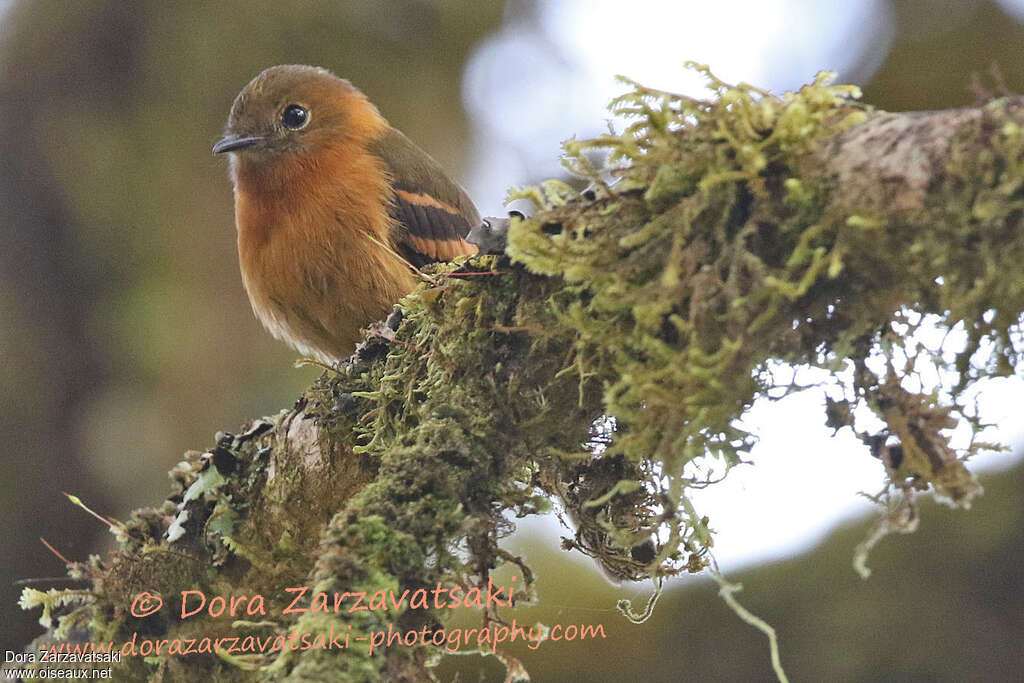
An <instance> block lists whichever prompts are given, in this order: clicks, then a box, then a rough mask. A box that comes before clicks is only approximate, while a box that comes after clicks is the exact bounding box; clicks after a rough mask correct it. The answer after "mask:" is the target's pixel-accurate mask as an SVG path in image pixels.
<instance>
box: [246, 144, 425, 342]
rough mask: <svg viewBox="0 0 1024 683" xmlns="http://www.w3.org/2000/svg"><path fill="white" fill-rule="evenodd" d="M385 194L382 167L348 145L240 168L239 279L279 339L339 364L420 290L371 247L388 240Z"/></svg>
mask: <svg viewBox="0 0 1024 683" xmlns="http://www.w3.org/2000/svg"><path fill="white" fill-rule="evenodd" d="M389 189H390V188H389V187H388V180H387V177H386V176H385V174H384V172H383V169H382V168H381V167H380V163H379V162H378V161H377V160H376V158H375V157H373V156H372V155H371V154H369V153H368V152H366V151H365V150H363V149H362V148H361V146H359V145H357V144H354V143H351V142H348V141H344V140H343V141H339V143H338V144H335V145H332V146H331V147H330V148H329V149H326V150H324V151H323V152H322V153H320V154H318V155H317V157H316V158H315V159H308V158H306V159H302V158H299V157H295V158H292V159H279V160H277V161H275V163H274V164H273V165H272V166H271V167H268V168H259V167H252V166H251V167H248V168H245V167H243V168H239V169H238V172H237V175H236V185H235V214H236V222H237V227H238V254H239V262H240V265H241V270H242V279H243V281H244V283H245V288H246V291H247V292H248V294H249V300H250V301H251V303H252V307H253V310H254V311H255V313H256V316H257V317H258V318H259V319H260V321H262V322H263V324H264V325H265V326H266V327H267V329H268V330H269V331H270V332H271V333H272V334H273V335H274V336H275V337H277V338H279V339H281V340H283V341H285V342H287V343H288V344H290V345H291V346H292V347H294V348H295V349H297V350H298V351H299V352H300V353H303V354H307V355H311V356H314V357H316V358H318V359H320V360H322V361H325V362H332V361H337V360H339V359H341V358H345V357H347V356H348V355H350V354H351V353H352V351H353V350H354V347H355V344H356V342H357V341H358V339H359V335H360V329H361V328H365V327H367V326H368V325H369V324H371V323H373V322H374V321H376V320H380V319H382V318H384V317H386V316H387V314H388V312H389V310H390V308H391V306H392V305H393V304H394V303H395V302H397V301H398V300H399V299H400V298H401V297H402V296H404V295H405V294H407V293H408V292H409V291H410V290H411V289H412V288H413V287H414V286H415V283H416V281H415V279H414V277H413V275H412V274H411V273H410V272H409V270H408V268H407V267H406V266H405V265H404V264H403V263H401V261H399V260H398V259H397V258H396V257H395V256H394V255H393V254H391V253H390V252H389V251H388V250H387V249H384V248H383V247H381V246H379V245H378V244H376V243H375V242H374V240H377V241H379V242H381V243H384V244H390V241H391V238H390V234H391V218H390V217H389V215H388V207H387V203H386V197H388V196H389V195H388V192H389ZM371 238H372V239H371Z"/></svg>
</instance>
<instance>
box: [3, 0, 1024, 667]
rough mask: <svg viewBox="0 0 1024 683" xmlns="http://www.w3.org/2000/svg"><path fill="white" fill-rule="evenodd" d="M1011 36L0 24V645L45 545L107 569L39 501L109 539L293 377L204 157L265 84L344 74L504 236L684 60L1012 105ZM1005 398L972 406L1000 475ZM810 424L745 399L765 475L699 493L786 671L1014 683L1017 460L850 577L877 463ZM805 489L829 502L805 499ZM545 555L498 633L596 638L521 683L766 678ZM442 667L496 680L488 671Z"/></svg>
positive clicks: (113, 18) (626, 12) (715, 14)
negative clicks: (778, 646) (532, 196)
mask: <svg viewBox="0 0 1024 683" xmlns="http://www.w3.org/2000/svg"><path fill="white" fill-rule="evenodd" d="M1022 22H1024V0H999V2H995V1H982V0H976V1H972V0H902V1H901V0H833V1H832V2H819V1H816V0H750V1H741V0H717V1H715V2H711V1H700V2H698V1H696V0H632V1H631V2H628V3H625V2H615V1H613V0H550V1H548V2H542V1H537V2H531V1H530V0H507V1H505V2H502V1H487V0H444V1H441V0H436V1H428V0H346V1H345V2H341V1H339V2H326V1H324V2H299V3H281V2H266V1H264V0H259V1H256V0H246V1H245V2H242V1H240V0H239V1H237V2H226V1H222V2H217V3H185V2H181V3H167V2H162V1H156V0H153V1H136V2H131V3H127V2H123V0H87V1H83V2H73V3H72V2H65V1H64V0H20V1H17V0H16V1H11V0H0V449H2V457H3V458H4V463H3V469H2V475H0V530H2V534H3V535H2V539H3V541H4V546H3V549H2V550H0V647H2V648H4V649H19V648H20V647H21V646H23V645H24V643H26V642H27V641H28V640H29V639H30V638H31V637H33V636H34V635H36V634H37V632H38V630H39V627H38V624H36V623H35V620H36V619H37V618H38V612H33V613H31V614H27V613H23V612H21V611H20V610H19V609H18V608H17V606H16V599H17V595H18V594H19V592H20V589H19V588H17V587H15V586H14V585H13V582H14V581H15V580H17V579H23V578H30V577H48V576H59V575H61V574H62V570H63V568H62V566H61V563H60V562H59V561H58V560H57V559H56V558H55V557H54V556H53V555H51V554H50V553H49V552H48V551H47V550H46V549H45V548H44V547H43V546H42V544H41V543H40V542H39V540H38V539H39V537H40V536H42V537H45V538H46V539H48V540H49V541H50V542H51V543H53V545H54V546H56V547H57V548H58V549H59V550H60V551H61V552H63V553H64V554H65V555H66V556H68V557H70V558H73V559H80V558H84V557H85V556H86V555H87V554H89V553H93V552H104V551H105V550H106V549H108V548H109V538H107V536H106V534H105V532H104V530H103V529H102V528H101V527H100V525H99V524H98V523H96V522H95V520H93V519H91V518H89V517H87V516H86V515H84V514H83V513H82V512H81V511H79V510H78V509H76V508H74V507H72V506H71V505H70V504H68V503H67V502H66V500H65V499H64V497H63V496H62V495H61V491H69V492H71V493H75V494H77V495H79V496H81V497H82V498H83V499H84V500H85V501H86V502H87V503H89V504H90V506H92V507H93V508H94V509H97V510H99V511H101V512H103V513H105V514H110V515H114V516H123V515H125V514H127V512H128V511H129V510H130V509H132V508H133V507H137V506H141V505H147V504H152V503H154V502H156V501H157V500H159V499H160V498H161V497H162V496H163V495H164V494H165V492H166V489H167V480H166V475H165V472H166V471H167V470H168V469H169V468H170V467H171V466H172V465H173V464H174V463H175V462H177V461H178V460H179V459H180V457H181V454H182V452H183V451H185V450H187V449H191V448H196V449H205V448H207V447H208V446H210V445H211V444H212V442H213V435H214V432H215V431H217V430H219V429H225V430H229V431H231V430H234V429H235V428H237V427H238V426H239V425H240V424H241V423H242V422H244V421H245V420H247V419H248V418H252V417H256V416H259V415H265V414H272V413H275V412H277V411H278V410H280V409H282V408H285V407H287V406H289V405H290V404H291V402H292V400H293V399H294V397H295V396H296V395H297V394H298V393H299V392H300V391H301V390H302V388H303V387H305V386H306V385H307V384H309V383H310V382H311V381H312V380H313V379H314V378H315V377H316V374H317V373H316V372H315V371H314V370H311V369H308V368H307V369H302V370H296V369H293V367H292V361H293V360H294V358H295V355H294V354H293V353H292V352H291V351H289V350H288V349H286V348H285V347H284V346H283V345H280V344H279V343H277V342H275V341H273V340H272V339H271V338H270V337H269V336H268V335H267V334H265V333H264V332H263V331H262V330H261V329H260V328H259V325H258V323H257V322H256V321H255V319H254V318H253V315H252V313H251V311H250V308H249V304H248V301H247V299H246V296H245V292H244V290H243V288H242V283H241V279H240V276H239V273H238V265H237V257H236V254H235V233H234V227H233V217H232V204H231V188H230V184H229V182H228V179H227V174H226V171H225V167H224V163H223V160H222V159H217V158H214V157H213V156H211V154H210V151H209V150H210V146H211V144H212V143H213V142H214V141H216V140H217V139H218V137H219V133H220V131H221V128H222V126H223V123H224V120H225V118H226V116H227V112H228V109H229V107H230V105H231V101H232V99H233V98H234V96H235V94H236V93H237V92H238V90H239V89H240V88H241V87H242V86H243V85H245V83H246V82H247V81H248V80H249V79H250V78H251V77H252V76H253V75H255V74H256V73H257V72H259V71H260V70H261V69H263V68H264V67H266V66H269V65H272V64H280V63H308V64H317V65H322V66H325V67H328V68H330V69H332V70H333V71H335V72H336V73H338V74H340V75H343V76H345V77H347V78H349V79H351V80H352V81H353V82H354V83H355V84H356V85H357V86H359V87H360V88H362V89H363V90H364V91H365V92H366V93H367V94H368V95H369V97H370V99H371V100H373V101H374V102H375V103H376V104H377V105H378V106H379V108H380V109H381V111H382V112H383V113H384V115H385V116H386V117H387V118H389V119H390V121H391V122H392V123H393V124H394V125H396V126H397V127H399V128H401V129H402V130H404V131H405V132H406V133H407V134H408V135H409V136H410V137H411V138H413V139H414V140H416V141H417V142H418V143H419V144H420V145H421V146H422V147H424V148H425V149H427V150H428V151H429V152H430V153H432V154H433V155H434V156H435V157H437V158H438V160H439V161H441V162H442V164H443V165H444V166H446V167H447V168H448V169H450V171H451V173H452V175H453V176H455V177H457V178H459V179H460V180H461V181H462V182H463V183H464V184H465V185H466V186H467V188H468V189H469V190H470V193H471V194H472V195H473V197H474V198H475V199H476V201H477V204H478V206H479V207H480V209H481V212H482V213H484V214H485V215H501V214H502V212H503V211H505V210H506V209H505V207H504V206H503V203H502V202H503V199H504V195H505V190H506V189H507V188H508V187H509V186H512V185H517V184H523V183H528V182H535V181H538V180H541V179H543V178H546V177H555V176H558V175H560V174H561V170H560V167H559V165H558V153H559V143H560V142H561V141H562V140H564V139H566V138H568V137H570V136H573V135H577V136H580V137H584V136H589V135H593V134H595V133H598V132H600V131H602V130H604V129H606V127H607V125H608V119H609V115H608V113H607V111H606V110H605V108H604V107H605V105H606V104H607V101H608V100H609V99H610V98H611V97H612V96H614V95H616V94H618V93H619V92H621V90H622V88H621V86H619V85H617V84H616V83H615V81H614V79H613V77H614V75H615V74H618V73H621V74H624V75H627V76H629V77H631V78H634V79H637V80H640V81H642V82H644V83H645V84H647V85H653V86H656V87H662V88H666V89H672V90H676V91H684V92H687V93H689V94H694V95H699V94H700V93H701V83H700V82H699V80H698V79H696V78H695V77H694V75H693V74H691V73H689V72H686V71H684V70H683V68H682V63H683V61H685V60H687V59H694V60H698V61H702V62H706V63H708V64H710V65H711V67H712V69H713V70H714V71H715V72H716V74H717V75H718V76H720V77H722V78H724V79H726V80H731V81H737V80H745V81H748V82H751V83H754V84H756V85H759V86H762V87H766V88H769V89H771V90H772V91H774V92H779V93H781V92H783V91H785V90H790V89H795V88H798V87H799V86H800V85H801V84H802V83H804V82H807V81H809V80H810V79H811V78H812V77H813V76H814V74H815V72H816V71H818V70H821V69H829V70H833V71H837V72H839V74H840V76H839V78H840V80H841V81H843V82H852V83H857V84H859V85H861V86H862V87H863V89H864V93H865V97H864V99H865V100H866V101H867V102H869V103H871V104H873V105H876V106H878V107H881V108H884V109H890V110H906V109H938V108H947V107H954V106H960V105H966V104H970V103H971V102H973V101H975V100H976V99H977V96H976V93H975V92H974V90H972V87H971V84H972V81H973V80H976V79H980V81H981V82H982V83H983V84H984V85H985V86H986V88H987V89H988V90H989V91H997V92H998V91H999V90H1000V88H1001V87H1002V86H1004V85H1005V87H1006V88H1008V89H1010V90H1012V91H1015V92H1021V91H1024V49H1022V48H1024V23H1022ZM1022 386H1024V382H1022V381H1021V378H1013V379H1008V380H999V381H992V382H986V383H984V384H983V386H981V387H980V389H979V392H978V400H979V403H980V405H981V406H982V410H983V414H984V415H985V416H986V417H988V418H989V419H990V420H992V421H995V422H997V423H998V424H999V425H1000V427H999V429H998V430H997V434H995V435H994V436H996V437H998V438H1002V439H1004V440H1005V441H1007V442H1008V443H1011V444H1014V445H1015V448H1016V450H1018V451H1019V450H1020V443H1021V436H1022V421H1021V420H1020V419H1019V417H1018V416H1019V414H1020V406H1021V405H1022V402H1024V390H1022ZM822 406H823V399H822V396H821V394H820V392H805V393H804V394H801V395H798V396H794V397H792V398H790V399H787V400H786V401H783V402H781V403H778V404H773V405H759V406H757V407H756V408H755V410H754V411H753V414H752V415H751V417H750V421H751V424H754V425H755V426H756V427H757V429H758V431H759V433H760V434H761V442H760V444H759V445H758V447H757V448H756V449H755V451H754V453H753V454H752V460H753V461H754V462H755V463H756V464H757V466H756V467H748V468H744V469H739V470H736V471H734V472H733V474H731V475H730V480H729V481H727V482H726V484H725V485H723V486H720V487H716V489H717V490H715V491H708V492H706V493H705V494H704V495H702V497H701V499H700V500H699V501H698V503H699V504H700V505H701V506H702V507H703V510H704V511H705V512H707V514H709V515H710V517H711V523H712V526H713V527H714V528H716V529H717V530H718V532H719V536H718V557H719V559H720V561H721V563H722V568H723V570H724V571H725V572H726V573H727V574H728V575H729V576H730V577H731V578H734V579H739V580H742V581H743V582H744V584H745V585H746V590H745V592H744V593H743V594H742V596H741V598H743V599H745V600H746V601H747V602H748V603H749V605H750V606H751V607H752V608H753V609H754V610H755V611H756V612H757V613H758V614H760V615H761V616H763V617H765V618H766V619H767V620H768V621H769V622H771V623H772V624H773V625H774V626H775V627H776V629H777V630H778V632H779V635H780V638H781V643H782V655H783V662H784V664H786V665H787V667H788V669H789V672H790V674H791V677H792V679H793V680H826V679H828V680H837V681H838V680H844V681H845V680H848V681H860V680H921V681H925V680H927V681H938V680H948V681H962V680H973V681H981V680H993V681H995V680H1021V679H1022V678H1024V654H1022V649H1021V648H1020V647H1018V641H1019V639H1020V638H1021V637H1022V636H1024V570H1022V567H1024V534H1022V533H1021V529H1022V528H1024V519H1022V517H1024V512H1022V509H1021V508H1022V506H1021V505H1020V503H1019V492H1020V491H1021V489H1022V487H1024V468H1022V466H1021V465H1020V460H1019V459H1017V458H1015V457H1012V456H1010V455H1007V454H1003V455H992V456H987V457H985V458H983V459H982V462H981V463H980V470H981V472H982V474H981V480H982V483H983V484H984V485H985V487H986V489H987V493H986V495H985V496H984V497H983V498H982V499H981V500H980V501H979V502H978V503H977V504H976V505H975V509H974V510H972V511H971V512H969V513H963V512H951V511H948V510H945V509H939V508H935V507H934V506H927V507H926V509H925V514H924V516H923V521H922V530H921V531H920V532H919V533H918V534H917V535H915V536H911V537H901V538H897V539H889V540H887V541H885V542H883V544H882V546H881V548H880V549H879V550H878V551H877V552H876V554H875V555H874V557H873V560H872V564H873V566H874V567H875V568H876V572H875V575H874V576H873V577H872V578H871V580H870V581H869V582H866V583H865V582H862V581H861V580H860V579H858V578H857V577H856V575H855V574H854V572H853V570H852V568H851V564H850V558H851V556H852V552H853V548H854V546H855V545H856V544H857V542H859V541H860V540H861V538H863V535H864V534H865V529H866V527H865V524H866V522H864V521H863V520H864V519H867V518H868V516H870V515H871V509H870V508H869V506H868V505H867V504H866V503H863V502H858V500H860V499H859V498H858V496H857V492H858V491H870V492H875V491H876V490H877V489H878V488H879V487H880V485H881V481H882V471H881V467H880V466H879V465H878V463H877V462H876V461H874V460H872V459H871V458H870V457H869V456H868V455H867V454H866V453H865V452H864V451H863V450H862V449H861V448H859V447H858V446H857V445H856V444H855V443H854V442H853V439H852V437H850V435H848V434H843V433H840V434H839V435H838V436H837V437H835V438H830V437H829V434H828V432H827V430H826V429H825V428H824V425H823V412H822ZM822 468H828V471H829V473H830V476H829V477H828V479H829V480H831V481H835V482H837V483H836V484H835V485H833V486H832V487H831V488H828V487H821V486H819V487H818V488H815V489H813V490H810V489H808V487H807V486H804V485H802V484H801V479H802V478H803V477H806V476H808V475H813V474H815V473H816V472H819V471H820V470H821V469H822ZM815 479H816V481H818V482H820V481H822V478H821V477H815ZM796 491H799V492H800V497H799V498H797V497H796V496H795V495H794V492H796ZM562 533H567V532H566V531H565V530H563V529H559V527H558V525H557V522H556V521H554V520H553V519H546V520H537V521H532V522H530V523H529V524H527V525H525V526H524V527H523V528H522V530H521V532H520V533H519V534H518V535H517V537H516V538H515V539H514V541H513V543H514V544H515V545H516V547H517V548H518V550H519V551H521V552H524V553H526V554H527V555H528V556H529V558H530V561H531V563H532V564H534V565H535V566H536V568H538V569H539V570H540V581H539V589H540V596H541V598H540V604H539V605H538V606H537V607H533V608H529V609H524V610H521V615H520V616H519V618H520V620H522V619H529V620H541V621H544V622H546V623H548V624H553V623H558V622H562V623H584V622H586V623H602V624H604V626H605V628H606V631H607V632H608V634H609V638H608V640H606V641H595V642H589V643H548V644H546V645H544V646H542V647H541V648H540V649H539V650H537V651H536V652H532V651H530V650H527V649H520V650H516V651H515V652H517V654H520V655H522V658H523V661H524V662H525V663H526V665H527V666H528V668H529V669H530V671H531V672H532V673H533V674H534V677H535V680H543V681H547V680H565V681H569V680H581V681H582V680H587V681H633V680H639V679H641V678H644V679H645V680H652V681H653V680H657V681H680V680H693V681H698V680H728V681H733V680H735V681H749V680H767V679H769V678H770V673H771V672H770V668H769V663H768V650H767V645H766V643H765V641H764V638H763V636H762V635H761V634H760V633H758V632H756V631H754V630H753V629H751V628H749V627H748V626H746V625H744V624H743V623H741V622H740V621H739V620H738V619H737V618H735V617H734V616H733V615H732V614H731V613H729V612H728V611H727V609H726V608H725V606H724V604H723V603H722V602H721V601H720V600H718V598H717V597H716V595H715V592H716V591H715V589H714V588H713V587H712V586H711V585H710V584H709V583H707V582H706V581H703V580H698V579H692V578H691V579H678V580H676V581H674V582H673V584H672V585H671V586H670V589H671V590H670V591H669V592H668V594H667V595H666V596H665V597H664V598H663V600H662V602H661V603H660V605H659V608H658V610H657V611H656V612H655V616H654V618H652V619H651V620H650V621H649V622H647V623H646V624H644V625H641V626H633V625H630V624H628V623H627V622H626V621H625V620H624V619H623V618H622V617H620V616H619V615H618V614H616V613H615V611H614V609H613V607H614V602H615V600H616V599H618V598H621V597H631V598H633V599H634V603H637V604H640V603H642V601H643V600H644V599H645V596H646V593H645V592H644V587H628V588H620V589H615V588H612V587H611V586H609V585H608V584H606V583H605V582H604V581H603V579H602V578H601V577H600V575H599V574H598V573H597V572H596V570H594V569H593V567H592V566H591V565H590V564H589V563H588V562H587V561H586V560H585V558H579V557H576V556H573V555H570V554H567V553H563V552H561V551H559V550H558V543H557V539H558V536H559V535H560V534H562ZM826 537H828V538H826ZM441 673H442V676H443V678H445V680H450V679H451V678H452V677H454V676H456V675H458V676H459V677H460V679H461V680H468V681H472V680H478V679H481V680H500V679H501V675H500V673H501V667H500V665H498V664H497V663H496V662H494V661H492V660H484V659H479V658H469V657H462V658H449V659H448V660H447V661H446V662H445V663H444V664H443V666H442V669H441Z"/></svg>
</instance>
